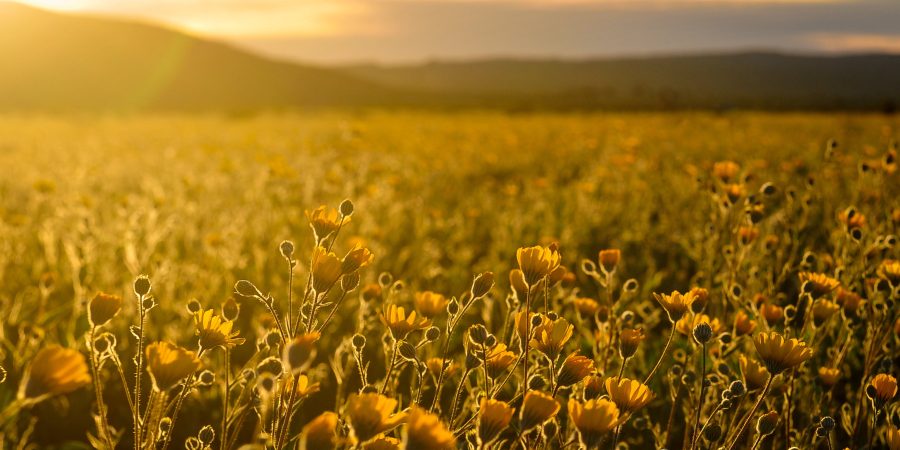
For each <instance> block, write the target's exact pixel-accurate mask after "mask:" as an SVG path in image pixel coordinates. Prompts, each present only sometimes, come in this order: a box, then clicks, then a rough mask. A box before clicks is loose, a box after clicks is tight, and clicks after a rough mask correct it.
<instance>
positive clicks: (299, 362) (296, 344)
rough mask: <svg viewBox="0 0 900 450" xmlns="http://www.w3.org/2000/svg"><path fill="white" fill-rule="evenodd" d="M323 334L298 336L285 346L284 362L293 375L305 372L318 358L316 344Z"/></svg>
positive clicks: (313, 333)
mask: <svg viewBox="0 0 900 450" xmlns="http://www.w3.org/2000/svg"><path fill="white" fill-rule="evenodd" d="M319 337H321V334H319V333H318V332H312V333H304V334H301V335H298V336H297V337H295V338H294V339H293V340H291V341H290V342H288V344H287V345H285V346H284V351H283V354H282V357H281V359H282V361H283V362H284V365H285V366H286V367H287V368H288V370H289V371H290V372H291V373H294V374H296V373H298V372H300V371H302V370H305V369H306V368H307V367H308V366H309V363H310V362H311V361H312V359H313V358H315V356H316V342H318V340H319Z"/></svg>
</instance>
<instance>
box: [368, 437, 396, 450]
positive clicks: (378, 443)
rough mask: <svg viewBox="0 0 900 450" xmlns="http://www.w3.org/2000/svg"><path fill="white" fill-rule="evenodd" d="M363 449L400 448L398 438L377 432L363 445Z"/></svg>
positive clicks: (391, 449)
mask: <svg viewBox="0 0 900 450" xmlns="http://www.w3.org/2000/svg"><path fill="white" fill-rule="evenodd" d="M363 450H400V439H397V438H392V437H390V436H385V435H383V434H379V435H378V436H375V437H374V438H373V439H372V440H371V441H369V442H368V443H367V444H366V445H363Z"/></svg>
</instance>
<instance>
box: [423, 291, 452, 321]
mask: <svg viewBox="0 0 900 450" xmlns="http://www.w3.org/2000/svg"><path fill="white" fill-rule="evenodd" d="M449 302H450V301H449V300H447V297H444V296H443V295H441V294H438V293H436V292H431V291H424V292H416V295H415V301H414V303H415V306H416V311H418V312H419V314H421V315H422V317H425V318H428V319H432V318H434V317H435V316H437V315H439V314H441V313H443V312H444V311H445V310H446V309H447V303H449Z"/></svg>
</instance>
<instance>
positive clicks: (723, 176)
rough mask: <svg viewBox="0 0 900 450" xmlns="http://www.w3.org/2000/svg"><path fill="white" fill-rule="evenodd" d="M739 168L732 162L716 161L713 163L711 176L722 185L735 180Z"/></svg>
mask: <svg viewBox="0 0 900 450" xmlns="http://www.w3.org/2000/svg"><path fill="white" fill-rule="evenodd" d="M740 170H741V166H739V165H737V163H735V162H734V161H718V162H716V163H713V175H714V176H715V177H716V178H718V179H719V180H720V181H722V182H723V183H728V182H730V181H732V180H734V179H735V177H736V176H737V174H738V172H740Z"/></svg>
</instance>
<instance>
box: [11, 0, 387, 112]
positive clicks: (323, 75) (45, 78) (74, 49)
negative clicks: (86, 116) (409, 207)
mask: <svg viewBox="0 0 900 450" xmlns="http://www.w3.org/2000/svg"><path fill="white" fill-rule="evenodd" d="M0 67H2V68H0V110H50V111H58V110H115V111H119V110H143V109H185V110H194V109H226V110H244V109H257V108H279V107H297V106H353V105H370V104H391V103H392V102H395V101H398V100H400V99H402V95H400V94H398V93H397V92H395V91H394V90H392V89H385V88H382V87H379V86H376V85H374V84H373V83H371V82H367V81H361V80H359V79H356V78H354V77H353V76H352V75H348V74H343V73H340V72H336V71H334V70H329V69H325V68H318V67H311V66H304V65H299V64H293V63H285V62H276V61H272V60H269V59H265V58H262V57H259V56H256V55H253V54H251V53H248V52H246V51H243V50H239V49H236V48H234V47H232V46H229V45H226V44H222V43H217V42H212V41H207V40H202V39H198V38H195V37H192V36H189V35H186V34H184V33H180V32H177V31H173V30H170V29H166V28H163V27H157V26H152V25H146V24H141V23H133V22H128V21H120V20H115V19H107V18H97V17H86V16H76V15H67V14H58V13H53V12H48V11H44V10H40V9H36V8H32V7H29V6H25V5H22V4H18V3H9V2H0Z"/></svg>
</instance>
